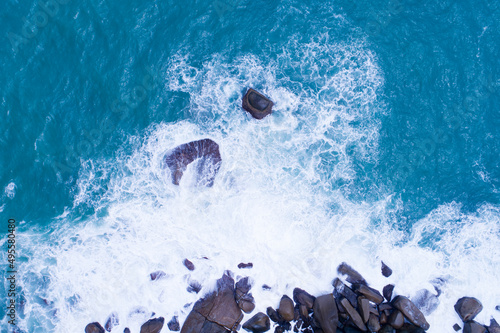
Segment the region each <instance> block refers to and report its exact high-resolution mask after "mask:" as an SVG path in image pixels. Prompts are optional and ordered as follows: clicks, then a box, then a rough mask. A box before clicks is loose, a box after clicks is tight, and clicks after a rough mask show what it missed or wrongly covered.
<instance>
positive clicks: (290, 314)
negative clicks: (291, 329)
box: [277, 295, 295, 321]
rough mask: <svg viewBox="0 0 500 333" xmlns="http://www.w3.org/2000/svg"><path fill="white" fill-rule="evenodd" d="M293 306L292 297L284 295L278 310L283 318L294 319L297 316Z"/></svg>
mask: <svg viewBox="0 0 500 333" xmlns="http://www.w3.org/2000/svg"><path fill="white" fill-rule="evenodd" d="M293 307H294V306H293V301H292V299H291V298H290V297H288V296H287V295H283V297H281V301H280V305H279V307H278V310H277V311H278V313H279V315H280V316H281V318H283V320H285V321H292V320H293V319H294V318H295V313H294V312H295V311H294V308H293Z"/></svg>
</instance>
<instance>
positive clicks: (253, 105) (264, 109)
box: [242, 88, 273, 119]
mask: <svg viewBox="0 0 500 333" xmlns="http://www.w3.org/2000/svg"><path fill="white" fill-rule="evenodd" d="M242 107H243V109H244V110H245V111H247V112H249V113H250V114H251V115H252V117H254V118H255V119H262V118H264V117H265V116H267V115H269V114H271V112H272V108H273V102H272V101H271V100H270V99H269V98H267V97H265V96H264V95H262V94H261V93H259V92H257V91H255V90H254V89H252V88H250V89H248V91H247V92H246V94H245V96H243V101H242Z"/></svg>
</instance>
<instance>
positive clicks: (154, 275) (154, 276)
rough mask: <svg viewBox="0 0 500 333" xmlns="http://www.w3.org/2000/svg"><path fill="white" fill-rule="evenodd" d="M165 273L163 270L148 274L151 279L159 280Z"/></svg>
mask: <svg viewBox="0 0 500 333" xmlns="http://www.w3.org/2000/svg"><path fill="white" fill-rule="evenodd" d="M166 275H167V274H166V273H165V272H164V271H156V272H153V273H151V274H149V276H150V277H151V281H155V280H160V279H162V278H164V277H165V276H166Z"/></svg>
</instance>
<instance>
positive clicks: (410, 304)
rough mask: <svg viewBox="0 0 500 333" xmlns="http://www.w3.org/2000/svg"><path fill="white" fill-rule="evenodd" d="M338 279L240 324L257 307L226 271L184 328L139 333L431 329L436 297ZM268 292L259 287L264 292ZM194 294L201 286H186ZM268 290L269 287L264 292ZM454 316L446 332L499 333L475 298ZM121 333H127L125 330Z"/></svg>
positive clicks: (244, 282)
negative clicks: (481, 318) (327, 288)
mask: <svg viewBox="0 0 500 333" xmlns="http://www.w3.org/2000/svg"><path fill="white" fill-rule="evenodd" d="M184 265H185V266H186V268H188V269H189V270H194V269H195V267H194V265H193V263H192V262H191V261H189V260H188V259H186V260H185V261H184ZM240 265H241V266H239V268H251V267H252V264H251V263H247V264H243V263H242V264H240ZM337 271H338V274H339V277H337V278H335V279H334V280H333V281H332V287H333V289H332V292H331V293H328V294H324V295H318V296H313V295H311V294H309V293H308V292H306V291H305V290H303V289H300V288H295V289H294V290H293V294H292V295H291V296H292V297H290V296H288V295H283V296H282V297H281V300H280V301H279V305H278V307H277V308H276V309H274V308H273V307H268V308H267V310H266V313H263V312H258V313H256V314H254V315H253V316H252V317H251V318H250V319H248V320H247V321H245V322H244V323H242V319H243V313H246V314H250V313H252V312H253V311H254V310H255V301H254V298H253V296H252V294H251V292H250V290H251V289H252V284H251V280H250V279H249V278H248V277H244V278H241V279H239V280H238V281H235V280H234V276H233V274H232V273H231V272H230V271H226V272H225V273H224V274H223V276H222V277H221V278H220V279H219V280H217V286H216V289H215V290H214V291H212V292H210V293H208V294H207V295H205V296H204V297H202V298H200V299H199V300H198V301H197V302H196V303H195V304H194V305H193V307H192V310H191V312H190V313H189V315H188V316H187V318H186V320H185V321H184V323H183V324H182V326H181V325H180V323H179V320H178V318H177V317H176V316H174V317H173V318H172V319H171V320H170V321H169V322H168V323H167V328H164V322H165V320H164V318H163V317H158V318H152V319H150V320H148V321H147V322H145V323H144V324H143V325H142V326H141V329H140V333H159V332H162V330H163V331H174V332H176V331H180V332H181V333H229V332H243V331H247V332H252V333H260V332H267V331H274V332H275V333H283V332H305V333H335V332H343V333H355V332H380V333H421V332H426V331H427V330H428V329H429V328H430V325H429V323H428V322H427V320H426V318H425V315H424V313H423V312H422V311H426V310H428V309H431V308H433V307H434V308H435V307H436V306H437V303H438V301H437V296H435V295H434V294H431V293H420V294H419V295H420V296H419V297H418V299H416V300H415V301H412V300H410V299H409V298H407V297H405V296H403V295H393V290H394V285H392V284H388V285H386V286H385V287H384V288H383V290H382V293H381V292H379V291H378V290H376V289H374V288H372V287H370V286H369V284H368V283H367V281H366V280H365V279H364V278H363V277H362V276H361V275H360V274H359V273H358V272H357V271H356V270H354V269H353V268H352V267H351V266H349V265H348V264H346V263H342V264H341V265H339V267H338V269H337ZM381 272H382V274H383V275H384V276H386V277H388V276H390V275H391V274H392V270H391V269H390V268H389V267H388V266H386V265H385V264H384V263H383V262H382V267H381ZM162 273H163V272H161V271H160V272H153V273H151V274H150V276H151V280H155V279H158V278H161V277H162V276H163V275H164V274H165V273H163V275H162ZM266 287H267V286H265V285H264V286H262V288H266ZM189 288H191V290H192V292H196V293H198V292H199V291H200V289H201V286H200V285H196V286H191V285H190V286H189V287H188V289H189ZM267 288H268V287H267ZM439 293H440V292H439V290H438V296H439ZM454 308H455V311H456V313H457V314H458V317H459V318H460V319H461V321H462V322H461V323H460V324H458V323H456V324H455V325H454V326H453V327H450V331H451V329H453V330H454V331H457V332H458V331H463V332H464V333H500V326H499V325H498V323H497V322H496V321H495V319H491V322H490V323H489V325H483V324H480V323H478V322H476V321H474V318H475V317H476V316H477V314H478V313H479V312H480V311H481V310H482V309H483V306H482V304H481V302H480V301H479V300H477V299H475V298H473V297H462V298H460V299H459V300H457V302H456V304H455V307H454ZM118 324H119V320H118V315H117V314H116V313H112V314H111V315H110V316H109V317H108V319H107V321H106V323H105V325H104V327H103V326H102V325H101V324H99V323H97V322H94V323H90V324H88V325H87V326H86V327H85V333H105V332H115V331H116V330H113V328H114V327H116V326H118ZM123 332H124V333H130V330H129V329H128V328H125V330H124V331H123Z"/></svg>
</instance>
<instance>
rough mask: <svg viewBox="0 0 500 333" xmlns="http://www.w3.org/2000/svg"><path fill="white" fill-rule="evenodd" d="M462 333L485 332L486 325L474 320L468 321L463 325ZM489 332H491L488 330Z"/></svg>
mask: <svg viewBox="0 0 500 333" xmlns="http://www.w3.org/2000/svg"><path fill="white" fill-rule="evenodd" d="M463 332H464V333H485V332H486V327H484V326H483V325H480V324H478V323H476V322H475V321H468V322H466V323H465V325H464V331H463ZM490 333H491V332H490Z"/></svg>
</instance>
